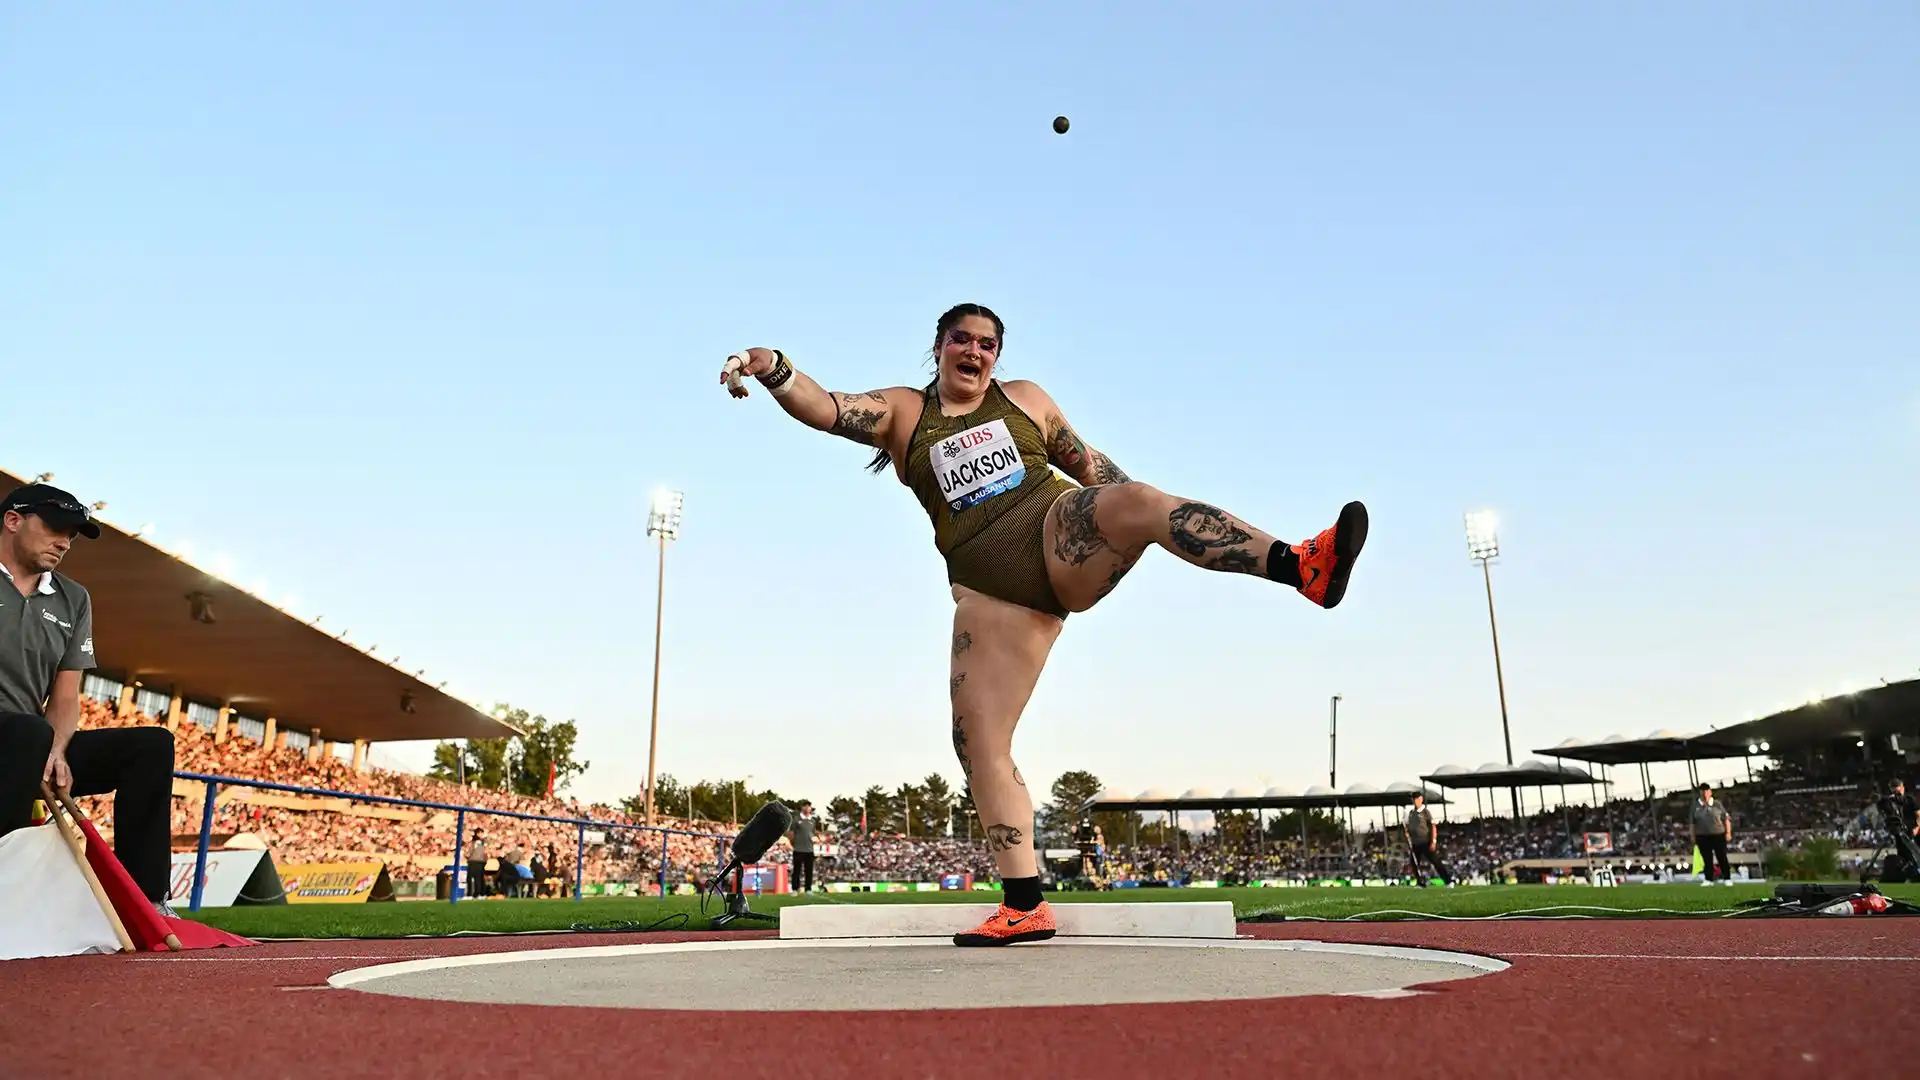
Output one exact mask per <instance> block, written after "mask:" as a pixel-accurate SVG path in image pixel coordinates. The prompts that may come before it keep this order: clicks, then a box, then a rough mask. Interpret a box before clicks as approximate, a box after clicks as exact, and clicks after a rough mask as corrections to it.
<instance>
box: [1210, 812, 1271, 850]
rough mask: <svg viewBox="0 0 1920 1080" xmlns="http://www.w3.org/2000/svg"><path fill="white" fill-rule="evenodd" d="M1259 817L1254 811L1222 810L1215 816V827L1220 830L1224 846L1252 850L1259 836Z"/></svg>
mask: <svg viewBox="0 0 1920 1080" xmlns="http://www.w3.org/2000/svg"><path fill="white" fill-rule="evenodd" d="M1258 817H1259V815H1257V814H1256V813H1254V812H1253V811H1252V810H1221V811H1217V812H1216V813H1215V814H1214V815H1213V826H1214V828H1215V829H1218V830H1219V832H1220V842H1221V843H1222V844H1225V845H1227V846H1228V847H1246V848H1250V847H1253V846H1254V843H1255V840H1256V838H1257V836H1258V832H1259V828H1260V825H1259V821H1258Z"/></svg>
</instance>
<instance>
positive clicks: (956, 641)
mask: <svg viewBox="0 0 1920 1080" xmlns="http://www.w3.org/2000/svg"><path fill="white" fill-rule="evenodd" d="M971 648H973V635H972V634H970V633H968V632H967V631H965V630H962V631H960V632H959V633H957V634H955V635H953V655H955V656H959V655H960V654H961V653H963V652H966V651H967V650H968V649H971Z"/></svg>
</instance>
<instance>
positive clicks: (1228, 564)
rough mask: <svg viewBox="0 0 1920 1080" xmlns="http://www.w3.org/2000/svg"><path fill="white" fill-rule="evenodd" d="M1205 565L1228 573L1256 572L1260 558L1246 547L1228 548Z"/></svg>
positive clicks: (1258, 569) (1258, 570)
mask: <svg viewBox="0 0 1920 1080" xmlns="http://www.w3.org/2000/svg"><path fill="white" fill-rule="evenodd" d="M1207 567H1208V568H1209V569H1213V570H1224V571H1226V572H1228V573H1230V574H1257V573H1259V572H1260V560H1259V559H1258V558H1257V557H1255V555H1254V554H1253V552H1251V551H1248V550H1247V549H1246V548H1228V549H1227V550H1225V551H1223V552H1221V553H1220V554H1219V555H1218V556H1216V557H1215V558H1214V559H1213V560H1212V561H1211V562H1209V563H1207Z"/></svg>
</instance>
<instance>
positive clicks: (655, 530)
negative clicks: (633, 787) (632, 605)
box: [646, 488, 687, 825]
mask: <svg viewBox="0 0 1920 1080" xmlns="http://www.w3.org/2000/svg"><path fill="white" fill-rule="evenodd" d="M686 501H687V496H686V493H685V492H683V491H672V490H669V489H666V488H661V489H659V490H657V491H655V492H654V493H653V507H652V509H651V510H650V511H648V513H647V535H648V536H657V537H659V538H660V577H659V581H658V583H657V584H656V585H655V587H654V593H653V719H652V720H651V722H650V723H649V725H648V730H647V778H646V779H647V824H649V825H651V824H653V787H654V777H656V776H658V775H659V773H658V771H657V770H658V768H659V751H660V628H661V626H662V624H663V622H664V616H665V613H666V606H667V541H669V540H678V539H679V538H680V511H681V509H682V508H683V507H684V506H685V505H686Z"/></svg>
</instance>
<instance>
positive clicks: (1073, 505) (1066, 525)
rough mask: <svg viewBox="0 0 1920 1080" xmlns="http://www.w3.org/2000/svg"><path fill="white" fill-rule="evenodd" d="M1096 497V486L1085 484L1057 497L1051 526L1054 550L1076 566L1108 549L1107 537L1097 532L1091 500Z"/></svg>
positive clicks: (1097, 496)
mask: <svg viewBox="0 0 1920 1080" xmlns="http://www.w3.org/2000/svg"><path fill="white" fill-rule="evenodd" d="M1099 498H1100V490H1099V489H1098V488H1090V487H1084V488H1079V489H1077V490H1074V491H1070V492H1068V493H1067V494H1066V495H1065V496H1063V497H1061V499H1060V503H1059V506H1058V509H1057V510H1056V511H1055V512H1056V513H1057V514H1058V515H1059V519H1058V521H1057V522H1056V523H1055V526H1054V530H1053V553H1054V555H1056V556H1057V557H1059V559H1060V561H1062V562H1064V563H1066V564H1067V565H1069V566H1079V565H1080V564H1081V563H1084V562H1086V561H1087V560H1088V559H1091V558H1093V557H1094V556H1095V555H1097V554H1099V553H1100V552H1102V551H1107V550H1110V549H1109V547H1108V545H1107V538H1106V537H1104V536H1102V535H1100V527H1099V526H1098V525H1095V524H1094V520H1093V509H1094V503H1095V501H1097V500H1098V499H1099Z"/></svg>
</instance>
